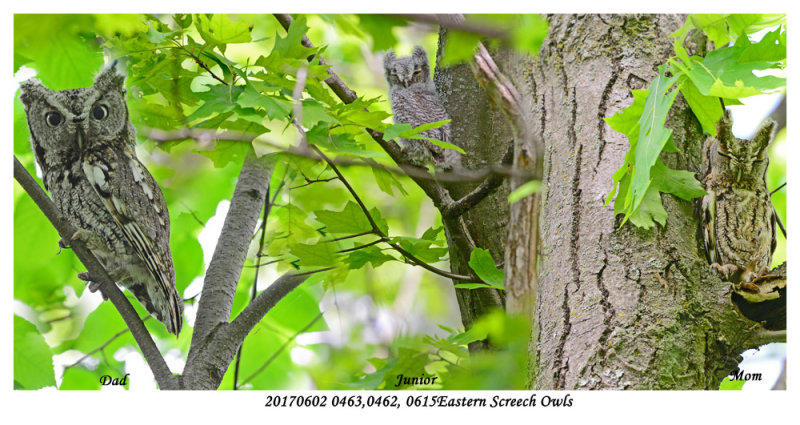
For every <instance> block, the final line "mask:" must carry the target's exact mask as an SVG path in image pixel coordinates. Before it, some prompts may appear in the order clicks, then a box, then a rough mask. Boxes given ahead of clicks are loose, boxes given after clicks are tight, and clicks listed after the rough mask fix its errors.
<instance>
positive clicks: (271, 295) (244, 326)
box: [224, 273, 309, 341]
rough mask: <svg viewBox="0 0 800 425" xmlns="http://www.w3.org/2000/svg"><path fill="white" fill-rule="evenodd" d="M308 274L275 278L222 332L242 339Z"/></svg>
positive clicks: (306, 277)
mask: <svg viewBox="0 0 800 425" xmlns="http://www.w3.org/2000/svg"><path fill="white" fill-rule="evenodd" d="M308 277H309V275H308V274H296V273H286V274H284V275H282V276H281V277H279V278H278V279H276V280H275V282H273V283H272V285H270V286H269V287H268V288H267V289H265V290H263V291H261V293H260V294H258V296H257V297H256V299H255V300H253V301H252V302H251V303H250V304H248V305H247V307H245V309H244V310H242V312H241V313H239V315H238V316H236V318H235V319H234V320H233V322H231V324H230V325H228V326H226V327H225V330H224V333H225V334H226V336H227V337H228V338H229V339H232V340H234V341H243V340H244V338H245V337H246V336H247V334H249V333H250V331H251V330H252V329H253V327H254V326H255V325H256V324H258V322H259V321H260V320H261V318H263V317H264V316H265V315H266V314H267V313H268V312H269V311H270V310H271V309H272V307H275V305H276V304H278V302H279V301H280V300H282V299H283V297H285V296H286V295H287V294H288V293H289V292H292V290H294V288H297V287H298V286H299V285H300V284H301V283H303V282H304V281H305V280H306V279H308Z"/></svg>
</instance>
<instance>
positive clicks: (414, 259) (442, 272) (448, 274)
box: [312, 146, 483, 282]
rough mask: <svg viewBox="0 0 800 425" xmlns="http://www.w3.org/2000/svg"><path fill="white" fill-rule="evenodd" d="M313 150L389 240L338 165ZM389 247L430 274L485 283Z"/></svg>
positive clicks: (399, 247) (372, 224) (379, 232)
mask: <svg viewBox="0 0 800 425" xmlns="http://www.w3.org/2000/svg"><path fill="white" fill-rule="evenodd" d="M312 149H313V150H314V151H315V152H316V153H317V154H318V155H319V156H320V157H322V159H324V160H325V162H327V163H328V166H329V167H331V169H332V170H333V172H334V173H336V175H337V176H339V180H340V181H341V182H342V184H344V186H345V188H347V191H348V192H350V196H352V197H353V199H354V200H355V201H356V203H357V204H358V206H359V208H361V211H362V212H363V213H364V215H365V216H366V217H367V221H369V224H370V226H372V232H373V233H375V234H376V235H378V236H380V237H381V238H382V239H388V238H389V236H388V235H387V234H386V233H384V232H383V230H381V229H380V227H378V224H377V223H376V222H375V219H374V218H373V217H372V213H370V212H369V209H368V208H367V206H366V205H364V201H362V200H361V197H360V196H358V193H356V191H355V189H353V186H351V185H350V182H349V181H347V178H345V176H344V175H343V174H342V172H341V171H339V168H337V167H336V165H335V164H334V163H333V162H332V161H331V160H330V158H328V157H327V156H326V155H325V154H324V153H322V151H321V150H320V149H319V148H317V147H316V146H312ZM389 246H391V247H392V248H394V249H395V250H396V251H397V252H399V253H401V254H403V256H404V257H406V258H407V259H408V260H410V261H411V262H412V263H414V264H416V265H418V266H420V267H422V268H424V269H425V270H428V271H430V272H433V273H436V274H438V275H441V276H444V277H448V278H450V279H454V280H459V281H465V282H483V280H481V279H480V278H478V277H473V276H464V275H460V274H456V273H452V272H448V271H446V270H442V269H440V268H437V267H434V266H432V265H430V264H428V263H426V262H424V261H422V260H420V259H419V258H417V257H416V256H415V255H414V254H412V253H410V252H408V251H406V250H405V249H403V247H401V246H400V245H399V244H397V243H389Z"/></svg>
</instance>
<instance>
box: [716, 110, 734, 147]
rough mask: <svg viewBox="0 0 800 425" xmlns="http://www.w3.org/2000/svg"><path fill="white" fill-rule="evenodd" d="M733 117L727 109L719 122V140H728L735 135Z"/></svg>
mask: <svg viewBox="0 0 800 425" xmlns="http://www.w3.org/2000/svg"><path fill="white" fill-rule="evenodd" d="M732 128H733V119H732V118H731V113H730V111H728V110H727V109H725V110H724V111H723V113H722V118H720V120H719V122H717V140H721V141H726V142H727V141H728V140H730V139H731V138H732V137H733V130H732Z"/></svg>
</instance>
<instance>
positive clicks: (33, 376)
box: [14, 315, 56, 390]
mask: <svg viewBox="0 0 800 425" xmlns="http://www.w3.org/2000/svg"><path fill="white" fill-rule="evenodd" d="M52 356H53V355H52V353H51V351H50V347H49V346H48V345H47V343H46V342H45V341H44V338H43V337H42V335H40V334H39V331H37V330H36V326H34V325H33V324H32V323H30V322H28V321H27V320H25V319H23V318H21V317H19V316H17V315H14V389H15V390H36V389H39V388H44V387H48V386H55V385H56V380H55V375H54V373H53V357H52Z"/></svg>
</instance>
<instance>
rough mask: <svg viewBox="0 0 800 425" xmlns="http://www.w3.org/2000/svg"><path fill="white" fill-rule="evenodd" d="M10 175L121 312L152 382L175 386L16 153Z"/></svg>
mask: <svg viewBox="0 0 800 425" xmlns="http://www.w3.org/2000/svg"><path fill="white" fill-rule="evenodd" d="M14 179H16V180H17V182H19V184H20V186H22V188H23V189H25V192H27V193H28V195H30V197H31V198H32V199H33V201H34V202H35V203H36V205H37V206H38V207H39V209H41V210H42V212H43V213H44V215H45V216H46V217H47V219H48V220H50V223H51V224H53V227H55V228H56V230H57V231H58V234H59V235H60V236H61V238H62V239H63V240H65V241H69V243H70V245H71V248H72V250H73V252H75V255H76V256H77V257H78V259H79V260H80V261H81V263H83V265H84V266H86V270H88V271H89V273H90V274H91V275H92V277H93V278H94V279H95V280H96V281H97V283H99V284H100V292H101V293H102V294H103V296H104V297H106V298H108V299H109V300H111V303H112V304H114V307H115V308H116V309H117V311H118V312H119V314H120V315H121V316H122V319H123V320H124V321H125V324H126V325H127V326H128V329H130V330H131V334H132V335H133V338H134V339H135V340H136V343H137V344H138V345H139V348H140V349H141V350H142V355H143V356H144V358H145V359H146V360H147V364H148V365H149V366H150V370H152V372H153V376H154V377H155V378H156V382H158V386H159V387H160V388H161V389H165V390H166V389H170V390H171V389H177V388H178V381H177V379H176V377H175V376H174V375H173V374H172V372H171V371H170V370H169V367H168V366H167V363H166V362H165V361H164V358H163V357H162V356H161V353H160V352H159V351H158V347H156V344H155V343H154V342H153V339H152V338H151V337H150V333H149V332H148V331H147V328H145V326H144V323H143V322H142V320H141V319H140V318H139V315H137V314H136V310H134V309H133V306H132V305H131V303H130V301H128V298H126V297H125V295H124V294H123V293H122V291H120V289H119V288H117V285H116V284H115V283H114V280H113V279H112V278H111V276H109V275H108V272H106V270H105V268H104V267H103V265H102V264H100V262H99V261H98V260H97V258H96V257H95V256H94V254H92V252H91V251H90V250H89V249H88V248H87V247H86V245H84V244H83V242H81V241H79V240H71V239H72V235H74V234H75V227H73V226H72V225H71V224H70V223H69V222H68V221H67V220H65V219H64V218H63V217H62V216H61V214H60V213H59V211H58V210H57V209H56V206H55V204H53V202H52V201H51V200H50V198H48V197H47V194H45V193H44V191H43V190H42V188H41V187H39V184H38V183H36V180H34V179H33V177H31V175H30V174H29V173H28V171H27V170H26V169H25V167H24V166H22V164H21V163H20V162H19V160H18V159H17V157H16V156H15V157H14Z"/></svg>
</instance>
